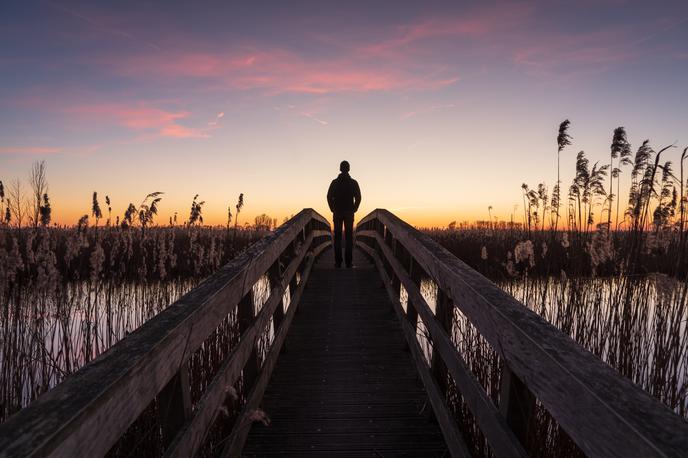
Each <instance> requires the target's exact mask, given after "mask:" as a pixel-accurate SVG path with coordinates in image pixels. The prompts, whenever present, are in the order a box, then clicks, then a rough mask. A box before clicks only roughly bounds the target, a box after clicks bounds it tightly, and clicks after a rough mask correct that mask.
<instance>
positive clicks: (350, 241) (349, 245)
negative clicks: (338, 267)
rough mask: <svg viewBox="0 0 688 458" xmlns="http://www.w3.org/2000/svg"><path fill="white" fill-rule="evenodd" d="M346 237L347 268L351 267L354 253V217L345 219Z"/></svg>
mask: <svg viewBox="0 0 688 458" xmlns="http://www.w3.org/2000/svg"><path fill="white" fill-rule="evenodd" d="M344 236H345V242H346V266H347V267H351V265H352V263H353V251H354V215H351V216H348V215H347V216H346V217H345V218H344Z"/></svg>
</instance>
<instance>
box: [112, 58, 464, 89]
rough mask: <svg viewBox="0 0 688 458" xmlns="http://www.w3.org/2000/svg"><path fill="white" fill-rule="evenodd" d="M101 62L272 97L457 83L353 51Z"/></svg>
mask: <svg viewBox="0 0 688 458" xmlns="http://www.w3.org/2000/svg"><path fill="white" fill-rule="evenodd" d="M100 63H101V64H102V65H105V66H107V67H109V68H111V69H112V71H114V72H116V73H118V74H121V75H124V76H128V77H132V78H147V79H150V80H151V81H170V80H178V79H180V78H192V79H195V80H196V81H197V83H199V84H207V85H210V86H215V87H228V88H232V89H237V90H262V91H263V92H264V93H266V94H273V95H274V94H279V93H306V94H316V95H322V94H329V93H336V92H372V91H389V90H394V89H411V90H413V89H437V88H442V87H445V86H448V85H451V84H453V83H455V82H456V81H458V75H457V74H451V73H449V74H446V72H442V69H441V68H436V67H434V66H433V67H432V68H429V69H426V70H418V69H417V68H413V69H411V68H405V67H403V66H399V65H396V63H390V64H385V63H384V62H379V61H374V60H370V59H360V58H356V56H353V55H349V56H340V57H337V58H315V57H308V56H303V55H298V54H295V53H293V52H290V51H286V50H283V49H278V48H274V49H260V50H250V51H246V50H238V49H237V50H230V51H222V52H217V53H212V52H194V51H180V52H177V53H161V54H159V55H156V56H149V55H132V56H125V57H117V58H106V59H103V60H101V62H100Z"/></svg>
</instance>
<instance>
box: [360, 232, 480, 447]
mask: <svg viewBox="0 0 688 458" xmlns="http://www.w3.org/2000/svg"><path fill="white" fill-rule="evenodd" d="M360 247H361V248H362V249H363V250H364V251H366V252H367V253H368V254H369V255H370V256H371V257H372V258H373V260H374V261H375V265H376V267H377V269H378V272H379V273H380V276H381V277H382V282H383V284H384V285H385V288H386V289H387V294H388V295H389V297H390V300H391V301H392V304H393V306H394V311H395V312H396V314H397V318H398V319H399V323H400V324H401V329H402V330H403V332H404V337H405V338H406V344H407V345H408V348H409V350H410V352H411V357H412V358H413V362H414V363H415V365H416V371H417V372H418V374H419V375H420V379H421V381H422V382H423V386H424V387H425V391H426V393H427V394H428V400H429V401H430V405H431V406H432V410H433V412H434V414H435V418H436V419H437V422H438V423H439V426H440V429H441V430H442V435H443V436H444V440H445V442H446V443H447V448H448V450H449V452H450V453H451V456H453V457H469V456H471V455H470V452H469V450H468V447H467V446H466V442H465V441H464V440H463V437H462V436H461V432H459V428H458V426H457V424H456V420H455V419H454V417H453V415H452V413H451V412H450V411H449V408H448V407H447V404H446V401H445V397H444V393H442V391H441V389H440V387H439V385H438V384H437V380H436V379H435V378H434V377H433V375H432V373H431V371H430V368H429V367H428V365H427V363H426V361H425V359H424V356H423V350H422V349H421V348H420V345H419V344H418V339H417V338H416V325H417V322H416V321H415V320H409V319H408V314H407V313H406V314H405V313H404V309H403V308H402V306H401V303H400V302H399V297H398V295H395V292H394V289H393V286H392V285H393V284H394V281H392V280H391V279H390V278H389V276H388V275H387V272H386V271H385V268H384V266H383V265H382V261H381V260H380V257H379V256H378V255H377V253H375V252H374V251H373V250H372V249H370V248H369V247H367V246H366V245H361V246H360ZM408 310H409V309H408V308H407V311H408ZM416 318H417V315H416Z"/></svg>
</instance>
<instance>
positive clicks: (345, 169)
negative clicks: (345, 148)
mask: <svg viewBox="0 0 688 458" xmlns="http://www.w3.org/2000/svg"><path fill="white" fill-rule="evenodd" d="M349 170H350V167H349V162H348V161H342V163H341V164H339V171H340V172H344V173H348V172H349Z"/></svg>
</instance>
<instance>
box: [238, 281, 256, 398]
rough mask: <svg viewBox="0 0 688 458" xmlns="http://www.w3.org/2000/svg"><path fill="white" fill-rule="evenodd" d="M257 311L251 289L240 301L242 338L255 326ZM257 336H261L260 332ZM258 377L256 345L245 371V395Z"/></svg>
mask: <svg viewBox="0 0 688 458" xmlns="http://www.w3.org/2000/svg"><path fill="white" fill-rule="evenodd" d="M255 311H256V309H255V306H254V305H253V289H251V290H250V291H249V292H248V293H246V295H245V296H244V297H243V298H242V299H241V301H239V306H238V307H237V319H238V322H239V334H240V335H241V336H242V338H243V336H244V333H245V332H246V330H247V329H249V328H250V327H251V326H253V322H254V320H255ZM257 335H260V332H259V333H258V334H257ZM257 375H258V353H257V352H256V346H255V344H254V345H253V349H252V350H251V356H250V357H249V358H248V361H247V362H246V365H245V366H244V371H243V376H244V392H245V393H249V392H250V390H251V387H252V386H253V382H254V381H255V379H256V376H257Z"/></svg>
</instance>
